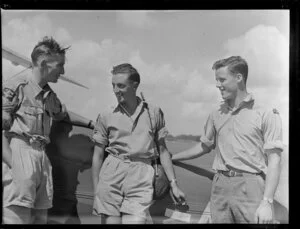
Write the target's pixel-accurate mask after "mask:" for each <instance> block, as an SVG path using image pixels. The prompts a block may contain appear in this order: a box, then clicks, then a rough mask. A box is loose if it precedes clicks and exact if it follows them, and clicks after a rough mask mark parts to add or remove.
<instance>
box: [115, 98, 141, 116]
mask: <svg viewBox="0 0 300 229" xmlns="http://www.w3.org/2000/svg"><path fill="white" fill-rule="evenodd" d="M137 100H138V103H139V105H138V106H137V107H136V111H137V110H140V109H141V107H143V106H144V103H145V102H144V101H142V100H141V98H140V97H138V96H137ZM117 111H123V109H122V107H121V106H120V104H119V103H118V105H117V106H116V108H115V109H114V112H117Z"/></svg>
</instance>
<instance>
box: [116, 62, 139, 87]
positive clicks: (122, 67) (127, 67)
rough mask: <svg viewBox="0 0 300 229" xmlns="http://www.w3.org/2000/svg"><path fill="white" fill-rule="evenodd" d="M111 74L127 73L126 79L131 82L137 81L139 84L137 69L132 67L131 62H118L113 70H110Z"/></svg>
mask: <svg viewBox="0 0 300 229" xmlns="http://www.w3.org/2000/svg"><path fill="white" fill-rule="evenodd" d="M111 73H112V74H113V75H116V74H119V73H126V74H128V79H130V80H131V81H133V82H137V83H138V84H140V81H141V80H140V74H139V73H138V71H137V70H136V69H135V68H134V67H132V65H131V64H128V63H124V64H119V65H117V66H114V67H113V70H112V71H111Z"/></svg>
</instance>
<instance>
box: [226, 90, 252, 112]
mask: <svg viewBox="0 0 300 229" xmlns="http://www.w3.org/2000/svg"><path fill="white" fill-rule="evenodd" d="M253 101H254V96H253V94H252V93H248V94H247V95H246V97H245V98H244V99H243V101H242V102H241V103H240V104H239V106H238V107H235V108H232V107H230V106H229V104H228V103H227V102H226V101H224V104H225V105H226V108H227V109H228V110H230V111H232V112H234V111H237V110H239V109H241V108H242V107H244V106H247V105H249V104H251V103H252V102H253Z"/></svg>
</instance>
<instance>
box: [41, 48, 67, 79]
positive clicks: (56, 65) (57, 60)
mask: <svg viewBox="0 0 300 229" xmlns="http://www.w3.org/2000/svg"><path fill="white" fill-rule="evenodd" d="M44 60H45V62H44V64H42V69H43V71H42V72H43V76H44V79H45V80H46V81H47V82H51V83H56V82H57V80H58V78H59V77H60V75H63V74H64V73H65V69H64V65H65V56H64V55H59V54H56V55H51V56H47V57H45V59H44Z"/></svg>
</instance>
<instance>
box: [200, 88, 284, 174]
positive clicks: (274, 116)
mask: <svg viewBox="0 0 300 229" xmlns="http://www.w3.org/2000/svg"><path fill="white" fill-rule="evenodd" d="M200 140H201V142H202V143H204V144H205V145H206V146H208V147H209V148H211V149H215V150H216V156H215V160H214V163H213V169H215V170H225V171H227V170H228V169H230V168H233V169H236V170H241V171H246V172H250V173H260V172H264V173H265V174H266V172H267V155H266V153H265V152H266V150H272V149H280V150H281V151H282V150H283V148H284V145H283V142H282V124H281V118H280V116H279V112H278V111H277V110H276V109H266V108H262V107H259V106H257V105H256V104H255V101H254V98H253V96H252V94H248V96H247V97H246V98H245V99H244V101H243V102H242V103H241V104H240V106H239V107H237V108H235V109H231V108H230V107H229V106H228V104H227V103H226V102H224V103H222V104H221V105H220V107H219V109H218V110H216V111H214V112H212V113H211V114H210V115H209V117H208V119H207V122H206V125H205V127H204V131H203V134H202V135H201V138H200Z"/></svg>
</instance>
